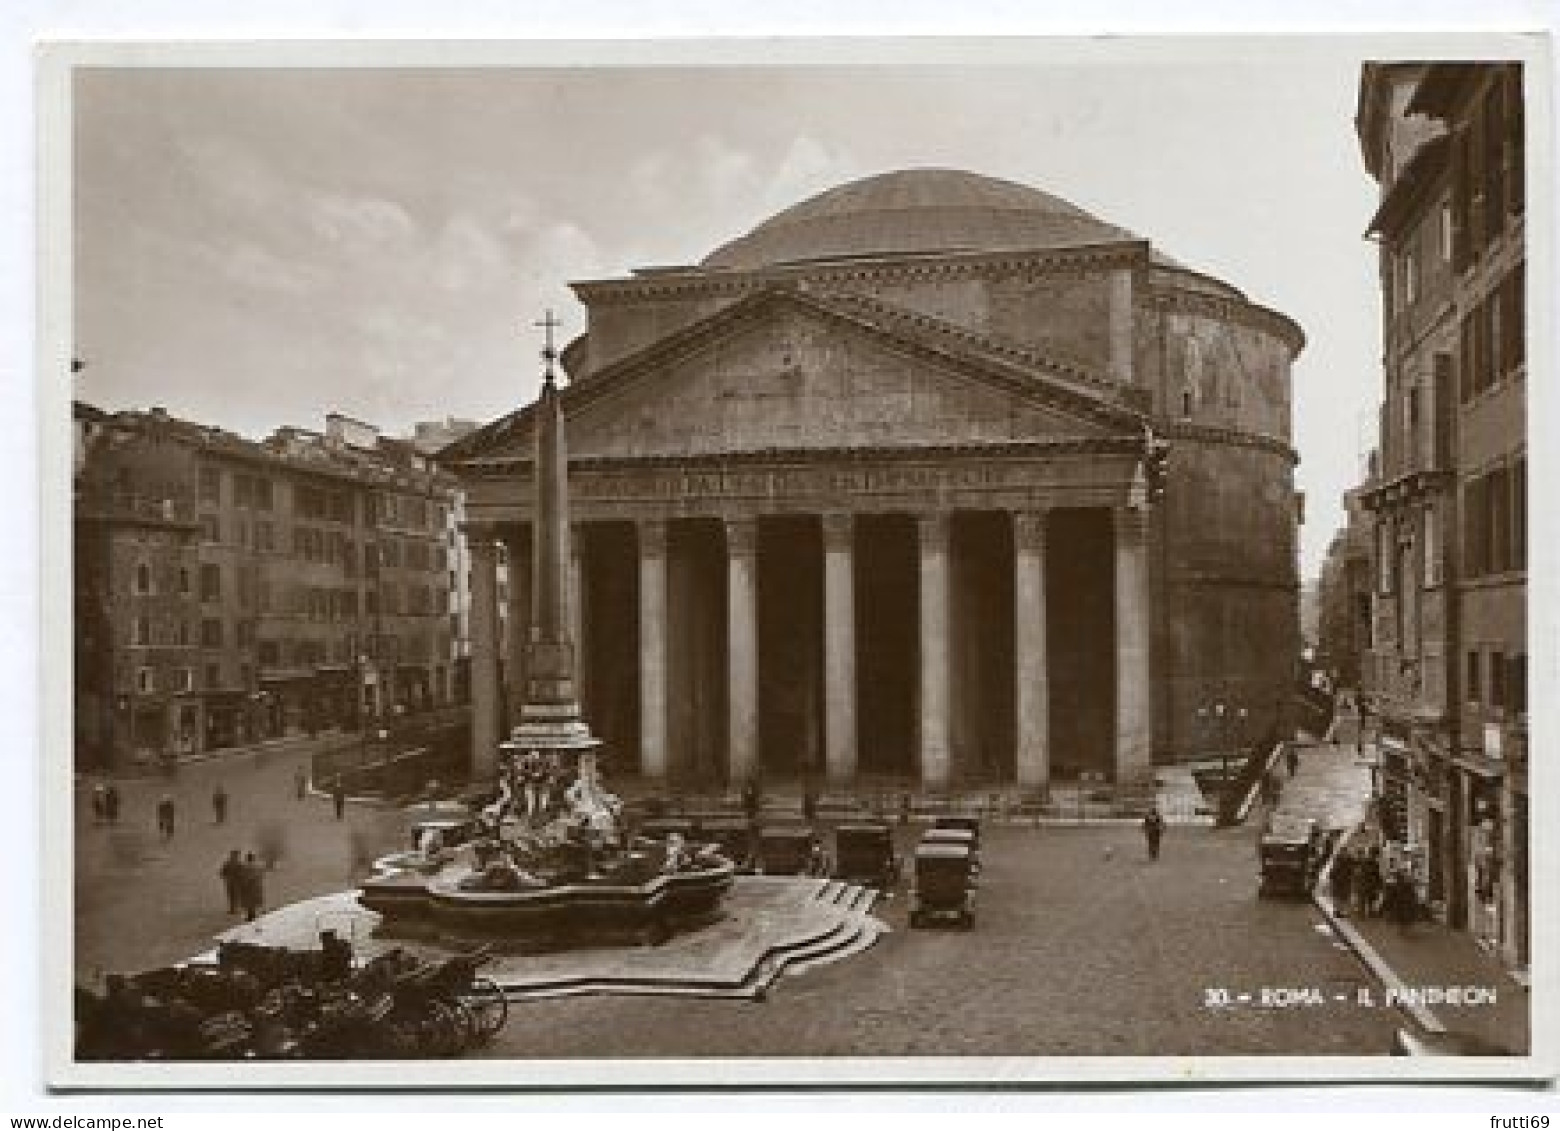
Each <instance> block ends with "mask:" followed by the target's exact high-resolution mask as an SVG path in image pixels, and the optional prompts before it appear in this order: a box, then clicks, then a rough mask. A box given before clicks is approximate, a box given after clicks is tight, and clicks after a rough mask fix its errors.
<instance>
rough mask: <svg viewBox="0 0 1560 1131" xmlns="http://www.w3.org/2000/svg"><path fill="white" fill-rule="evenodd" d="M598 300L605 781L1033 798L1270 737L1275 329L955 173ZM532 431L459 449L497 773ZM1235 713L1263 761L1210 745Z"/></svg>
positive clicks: (585, 410) (589, 488)
mask: <svg viewBox="0 0 1560 1131" xmlns="http://www.w3.org/2000/svg"><path fill="white" fill-rule="evenodd" d="M573 290H574V293H575V294H576V295H577V296H578V298H579V300H580V301H581V302H582V303H583V305H584V307H585V310H586V313H587V325H586V330H585V332H584V333H583V334H582V335H581V336H580V337H578V338H577V339H575V340H574V341H573V342H571V343H570V344H569V345H568V347H567V348H566V349H565V350H564V351H563V355H562V360H563V365H564V368H565V370H566V371H567V373H568V375H569V379H570V380H569V385H568V387H567V388H566V389H565V390H564V392H563V399H562V404H563V410H564V414H565V419H566V430H567V446H568V491H569V499H570V505H571V508H572V517H573V528H572V534H573V537H572V547H573V549H572V554H571V562H570V563H569V573H570V577H571V585H570V589H571V593H572V595H573V598H574V600H573V601H572V608H573V624H572V637H573V640H574V644H575V653H576V657H577V661H578V668H579V685H580V689H581V693H582V700H583V705H584V710H585V714H586V716H587V717H588V718H589V719H590V721H591V725H592V727H593V728H594V730H595V732H596V734H598V735H599V736H601V737H602V738H603V739H604V740H605V742H606V748H607V750H608V751H609V752H610V756H611V757H612V759H613V773H614V774H625V773H628V774H631V773H634V772H636V771H637V772H638V773H639V774H642V775H643V776H644V777H646V778H648V779H652V780H660V781H665V782H668V783H672V784H678V783H682V784H687V785H710V786H721V785H735V784H737V783H741V782H745V781H747V780H750V779H754V778H760V777H761V778H764V779H766V780H786V779H791V780H796V779H801V778H816V779H818V780H826V781H827V782H828V783H829V784H830V786H831V788H848V787H849V786H851V785H852V784H856V783H859V784H862V785H865V784H866V783H870V782H882V781H893V782H914V783H917V784H918V785H919V786H920V787H921V788H924V789H927V790H940V789H946V788H952V787H956V786H960V785H967V784H974V783H979V784H982V785H987V784H991V785H995V784H998V783H1004V784H1011V785H1014V786H1017V787H1021V788H1022V789H1025V790H1035V791H1038V790H1041V789H1043V788H1044V787H1045V786H1046V785H1047V784H1048V783H1049V782H1050V781H1052V780H1053V779H1055V778H1075V777H1078V776H1079V775H1084V774H1090V775H1098V776H1100V777H1102V778H1106V779H1111V780H1118V781H1132V780H1138V779H1142V778H1144V777H1146V776H1148V775H1149V774H1151V772H1152V766H1153V765H1154V764H1155V763H1156V762H1159V761H1169V760H1175V759H1178V758H1184V757H1188V756H1193V755H1197V754H1199V753H1207V752H1208V751H1209V750H1210V749H1213V748H1215V747H1217V746H1219V745H1221V744H1240V743H1250V742H1255V741H1257V740H1258V739H1259V738H1260V737H1262V735H1263V733H1264V732H1266V731H1268V730H1269V729H1270V728H1272V727H1274V726H1275V724H1276V721H1277V716H1278V714H1279V713H1280V712H1281V711H1282V709H1283V703H1284V700H1285V699H1286V698H1287V696H1288V694H1289V691H1290V687H1291V683H1292V680H1293V672H1294V663H1295V659H1296V656H1297V652H1298V646H1299V641H1298V610H1297V599H1298V580H1297V561H1296V527H1297V522H1298V506H1297V496H1296V494H1295V490H1294V484H1293V471H1294V467H1295V464H1296V454H1295V452H1294V450H1293V449H1292V447H1291V445H1290V369H1291V363H1292V362H1293V359H1294V358H1295V356H1296V355H1297V354H1298V352H1299V351H1300V349H1301V348H1302V346H1303V343H1304V338H1303V335H1302V333H1301V331H1300V329H1299V328H1298V327H1297V326H1296V325H1295V323H1294V322H1292V321H1291V320H1290V319H1288V318H1287V317H1285V316H1284V315H1282V314H1279V313H1277V312H1275V311H1272V310H1269V309H1267V308H1265V307H1262V306H1259V305H1257V304H1256V303H1254V302H1252V301H1250V300H1249V299H1247V298H1246V297H1245V296H1244V295H1243V294H1242V293H1241V292H1240V291H1238V290H1236V289H1235V288H1234V287H1232V286H1230V285H1229V284H1227V283H1224V282H1222V281H1220V280H1217V279H1214V278H1212V277H1210V276H1208V275H1206V274H1203V273H1200V272H1197V271H1194V270H1192V269H1190V268H1187V267H1184V266H1182V265H1180V264H1179V263H1177V262H1175V261H1173V260H1171V259H1169V258H1168V257H1166V256H1164V255H1163V254H1161V253H1160V252H1159V251H1158V250H1157V249H1156V248H1155V247H1154V246H1153V245H1152V244H1151V243H1150V242H1149V241H1148V240H1145V239H1142V238H1139V237H1137V236H1135V235H1133V234H1132V233H1130V232H1127V231H1125V230H1123V229H1121V228H1118V227H1115V226H1113V225H1111V224H1108V223H1105V222H1103V221H1101V220H1099V219H1096V218H1095V217H1093V216H1091V215H1089V214H1088V213H1086V212H1084V211H1082V210H1080V209H1078V208H1076V207H1074V206H1073V205H1070V204H1068V203H1067V202H1065V201H1062V200H1060V199H1058V198H1056V197H1054V196H1051V195H1049V194H1047V193H1044V192H1041V191H1039V190H1038V189H1034V188H1030V187H1027V186H1023V185H1018V184H1014V183H1011V182H1007V181H1001V180H996V179H993V178H990V177H984V176H978V175H975V174H972V173H965V172H957V171H951V170H940V169H913V170H905V171H899V172H892V173H887V174H883V175H879V176H873V177H868V178H866V179H864V180H859V181H855V182H851V183H848V184H845V185H842V186H840V187H838V188H835V189H832V190H830V191H827V192H824V193H822V194H820V195H818V196H815V197H813V198H811V199H809V200H806V201H803V202H802V203H800V204H797V205H795V206H793V207H791V208H789V209H786V210H785V211H783V212H781V213H779V214H778V215H776V216H774V217H772V218H771V219H769V220H767V221H765V222H764V223H762V224H760V225H758V226H757V227H756V228H754V229H753V230H752V231H750V232H748V233H747V234H746V235H743V236H741V237H739V238H737V239H735V240H733V241H731V242H730V243H727V244H725V245H724V246H722V247H719V248H717V249H716V250H715V251H714V252H712V253H711V254H710V255H709V256H707V257H706V258H705V259H704V260H703V261H702V262H701V263H699V264H698V265H697V266H687V267H672V268H666V267H656V268H646V269H642V270H637V271H634V272H633V273H632V274H631V275H629V276H628V277H624V278H613V279H602V280H594V281H588V282H578V283H575V284H574V285H573ZM532 416H533V406H526V407H523V408H521V409H519V410H517V411H516V412H514V413H511V414H509V415H507V416H504V417H502V418H500V419H498V420H496V421H493V422H492V423H490V424H488V425H487V426H485V427H483V428H482V429H480V430H478V431H477V432H474V433H472V434H471V435H469V436H467V437H465V438H464V439H462V440H460V441H458V442H457V443H455V444H454V445H452V446H451V447H449V448H446V449H445V450H444V452H443V453H441V455H440V457H439V458H440V460H441V461H442V462H443V463H444V464H445V465H446V466H448V467H450V468H451V469H452V470H453V471H454V472H455V473H456V474H457V475H458V476H459V477H460V478H461V480H462V481H463V483H464V486H465V490H466V493H467V502H466V513H467V519H468V526H467V535H468V538H469V540H470V546H471V557H472V562H473V567H472V568H473V575H472V602H473V605H472V610H471V614H472V648H473V656H472V695H473V744H474V749H475V756H476V759H477V763H478V767H479V769H480V768H481V767H483V766H487V765H491V763H492V760H493V758H494V756H495V752H496V749H497V745H498V742H499V741H500V740H501V738H502V728H503V726H504V725H506V720H509V719H514V718H516V717H517V707H518V700H519V696H520V694H521V692H522V690H523V687H524V672H523V643H524V638H525V633H526V631H527V627H526V626H527V625H528V623H529V621H530V617H529V615H528V613H527V610H528V609H529V604H530V597H529V579H528V570H529V565H528V563H529V562H530V548H529V547H530V537H531V534H530V524H531V520H532V516H531V514H530V513H529V507H530V505H531V503H530V500H531V497H532V491H531V474H532V468H531V452H532ZM1152 443H1164V444H1166V445H1167V446H1168V453H1169V455H1168V460H1167V464H1166V466H1167V481H1166V483H1165V489H1164V493H1163V497H1162V498H1158V499H1156V492H1155V491H1153V490H1151V486H1152V484H1151V482H1150V481H1149V480H1150V473H1151V468H1150V467H1148V466H1147V465H1148V463H1149V462H1151V461H1147V460H1145V453H1146V452H1147V451H1148V450H1149V447H1150V446H1151V444H1152ZM500 544H502V545H503V546H504V547H505V548H506V549H505V551H504V556H505V559H506V561H507V563H508V569H509V571H510V577H509V586H508V593H509V599H510V601H511V608H510V610H509V615H508V616H506V617H505V618H503V623H505V624H507V625H508V626H509V630H508V633H507V635H508V639H503V640H500V639H499V638H498V625H499V623H500V618H499V616H498V610H497V586H496V583H495V570H496V561H497V559H498V555H499V549H498V548H499V546H500ZM1215 700H1217V701H1219V702H1222V703H1225V704H1226V705H1227V706H1228V708H1229V715H1228V717H1229V718H1237V717H1239V718H1240V719H1241V726H1242V727H1243V728H1245V733H1243V734H1240V735H1230V734H1227V733H1225V734H1218V735H1213V734H1209V733H1208V732H1207V722H1206V720H1207V717H1208V713H1207V711H1206V709H1205V708H1206V707H1207V705H1208V704H1209V703H1210V702H1212V701H1215ZM1236 712H1242V714H1239V715H1237V713H1236Z"/></svg>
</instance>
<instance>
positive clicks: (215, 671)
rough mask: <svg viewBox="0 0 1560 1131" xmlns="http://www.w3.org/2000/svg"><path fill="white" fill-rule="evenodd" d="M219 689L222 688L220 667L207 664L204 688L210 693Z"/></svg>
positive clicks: (219, 665)
mask: <svg viewBox="0 0 1560 1131" xmlns="http://www.w3.org/2000/svg"><path fill="white" fill-rule="evenodd" d="M221 687H222V665H221V664H207V665H206V688H207V689H208V690H210V691H216V690H218V689H220V688H221Z"/></svg>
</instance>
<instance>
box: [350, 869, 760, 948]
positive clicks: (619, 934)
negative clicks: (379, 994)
mask: <svg viewBox="0 0 1560 1131" xmlns="http://www.w3.org/2000/svg"><path fill="white" fill-rule="evenodd" d="M735 873H736V866H735V865H734V864H732V863H731V862H730V861H729V860H725V859H721V860H720V861H719V863H710V864H706V865H703V866H700V867H695V868H690V869H686V870H682V871H677V872H670V873H664V874H659V875H655V876H652V877H650V878H649V879H647V880H645V881H643V882H641V883H621V882H613V881H610V880H584V881H581V882H577V883H560V884H551V885H548V886H546V887H536V888H529V889H522V890H518V891H470V890H464V889H462V888H461V886H460V883H461V881H462V880H463V879H465V878H466V877H467V876H469V875H471V874H472V873H471V872H470V870H469V869H461V868H455V869H447V870H444V871H441V872H440V873H439V874H437V875H434V876H426V875H420V874H418V873H417V872H415V871H398V872H393V873H390V874H385V875H379V876H375V877H373V878H371V879H369V880H367V881H365V882H364V883H363V885H362V887H361V888H360V889H359V892H358V902H359V903H360V904H362V905H363V906H364V907H366V908H368V909H369V910H371V911H375V912H377V913H378V914H379V915H380V916H381V923H380V926H379V933H380V934H382V935H390V936H395V935H401V936H404V937H407V938H425V937H428V936H430V935H434V936H437V937H440V938H448V937H455V938H470V939H473V940H481V941H484V942H491V943H496V944H497V945H498V946H499V947H500V948H501V949H502V948H503V947H504V946H505V944H506V943H507V944H511V945H513V946H514V947H517V948H520V949H531V948H537V947H552V946H571V947H572V946H590V945H619V944H621V943H623V942H624V941H635V942H646V943H655V942H660V941H662V940H664V939H666V938H668V937H670V936H671V935H672V934H675V933H676V932H678V931H681V930H688V929H691V928H694V927H699V926H703V925H705V924H707V923H710V922H712V921H713V920H714V919H716V918H717V917H718V915H719V913H720V905H721V901H722V900H723V899H725V897H726V896H727V894H729V892H730V891H731V885H732V877H733V876H734V875H735Z"/></svg>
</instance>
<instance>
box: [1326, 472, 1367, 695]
mask: <svg viewBox="0 0 1560 1131" xmlns="http://www.w3.org/2000/svg"><path fill="white" fill-rule="evenodd" d="M1374 462H1375V459H1374V456H1373V457H1372V463H1373V464H1374ZM1372 482H1373V477H1372V479H1367V480H1366V482H1365V484H1364V485H1363V486H1361V487H1356V488H1354V489H1353V490H1351V491H1349V492H1347V493H1346V494H1345V495H1344V497H1343V506H1344V514H1345V516H1346V517H1345V523H1344V526H1343V528H1342V529H1341V530H1339V531H1338V533H1337V534H1336V535H1334V537H1333V540H1332V543H1331V544H1330V545H1329V546H1328V547H1327V560H1326V561H1325V562H1323V563H1322V575H1321V580H1320V584H1319V586H1318V592H1317V604H1318V609H1317V622H1318V623H1317V659H1318V662H1319V663H1320V664H1321V665H1322V667H1323V668H1325V669H1326V670H1327V671H1328V672H1329V673H1330V674H1331V675H1332V677H1333V680H1334V684H1335V686H1337V687H1349V688H1358V687H1359V686H1360V676H1361V671H1362V668H1363V665H1364V661H1365V658H1366V656H1367V655H1368V654H1369V651H1370V632H1371V569H1370V548H1371V537H1372V534H1371V532H1372V530H1373V529H1374V526H1373V524H1372V522H1371V518H1370V515H1369V513H1368V512H1367V511H1366V510H1365V507H1364V504H1363V503H1362V502H1361V501H1360V497H1361V495H1362V494H1363V493H1364V492H1365V491H1367V490H1369V489H1370V487H1371V484H1372Z"/></svg>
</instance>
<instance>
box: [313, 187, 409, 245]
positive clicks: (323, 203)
mask: <svg viewBox="0 0 1560 1131" xmlns="http://www.w3.org/2000/svg"><path fill="white" fill-rule="evenodd" d="M306 209H307V211H306V213H305V215H306V218H307V223H308V225H309V228H310V229H311V230H312V231H313V232H314V234H315V235H317V236H319V237H321V238H322V239H325V240H329V241H330V242H331V243H335V244H341V245H344V246H346V247H348V248H360V249H363V250H373V251H378V250H380V248H381V247H382V246H383V245H385V244H389V243H394V242H396V241H399V240H404V239H407V238H409V237H411V236H413V235H415V234H416V231H417V225H416V223H415V222H414V221H413V220H412V218H411V216H410V215H408V214H407V211H406V209H404V208H402V207H401V206H400V205H399V204H396V203H395V202H394V201H390V200H379V199H376V198H374V197H362V196H341V195H337V194H334V193H316V194H313V195H312V196H310V197H308V198H307V201H306Z"/></svg>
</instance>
